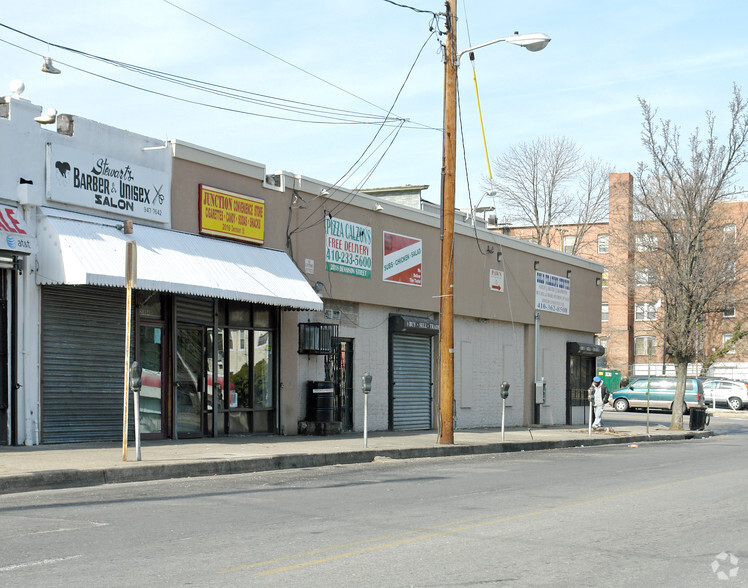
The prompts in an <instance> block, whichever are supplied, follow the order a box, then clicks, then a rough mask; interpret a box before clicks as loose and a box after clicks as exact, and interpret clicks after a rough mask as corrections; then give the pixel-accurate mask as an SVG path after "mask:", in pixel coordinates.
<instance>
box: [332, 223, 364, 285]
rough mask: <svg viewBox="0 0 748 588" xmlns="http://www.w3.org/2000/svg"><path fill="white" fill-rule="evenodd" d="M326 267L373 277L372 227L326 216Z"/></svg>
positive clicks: (345, 272) (336, 270)
mask: <svg viewBox="0 0 748 588" xmlns="http://www.w3.org/2000/svg"><path fill="white" fill-rule="evenodd" d="M325 269H326V270H327V271H330V272H338V273H341V274H350V275H352V276H358V277H360V278H371V227H367V226H364V225H359V224H358V223H353V222H350V221H346V220H342V219H339V218H330V217H326V218H325Z"/></svg>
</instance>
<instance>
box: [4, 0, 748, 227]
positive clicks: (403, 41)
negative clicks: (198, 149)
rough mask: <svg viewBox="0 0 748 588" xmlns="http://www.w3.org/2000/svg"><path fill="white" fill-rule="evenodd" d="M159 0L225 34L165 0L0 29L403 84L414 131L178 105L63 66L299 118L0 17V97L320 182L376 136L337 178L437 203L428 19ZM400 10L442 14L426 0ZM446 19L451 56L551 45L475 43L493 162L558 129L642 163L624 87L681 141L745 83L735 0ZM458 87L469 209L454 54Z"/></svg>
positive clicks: (182, 68) (365, 7)
mask: <svg viewBox="0 0 748 588" xmlns="http://www.w3.org/2000/svg"><path fill="white" fill-rule="evenodd" d="M170 1H171V2H173V4H176V5H178V6H179V7H181V8H183V9H185V10H187V11H189V12H191V13H193V14H194V15H197V16H198V17H200V18H201V19H204V20H206V21H209V22H210V23H212V24H213V25H216V27H220V28H222V29H224V30H225V31H227V32H225V31H221V30H218V29H217V28H216V27H213V26H211V25H209V24H206V22H204V21H202V20H200V19H198V18H195V17H194V16H191V15H188V14H186V13H185V12H184V11H182V10H179V9H178V8H176V7H175V6H173V5H172V4H170V3H168V2H165V1H164V0H130V1H128V2H123V1H119V0H117V1H114V0H112V1H107V2H101V1H98V2H94V1H91V0H76V2H65V3H62V2H59V1H55V2H52V1H51V0H25V1H24V2H8V3H5V5H4V6H3V10H2V13H0V23H3V24H4V25H7V26H10V27H13V28H15V29H19V30H21V31H23V32H25V33H28V34H30V35H33V36H35V37H38V38H40V39H43V40H44V41H47V42H50V43H54V44H58V45H64V46H67V47H70V48H73V49H76V50H80V51H84V52H87V53H90V54H94V55H97V56H102V57H107V58H111V59H115V60H119V61H124V62H127V63H131V64H136V65H139V66H143V67H147V68H150V69H153V70H159V71H163V72H168V73H170V74H176V75H179V76H184V77H188V78H193V79H197V80H200V81H204V82H211V83H215V84H221V85H224V86H229V87H232V88H239V89H242V90H248V91H251V92H256V93H260V94H264V95H268V96H273V97H278V98H283V99H287V100H295V101H299V102H304V103H312V104H315V105H324V106H329V107H334V108H339V109H345V110H354V111H357V112H365V113H370V114H375V115H381V114H383V113H384V112H386V111H387V110H388V109H389V107H390V106H391V105H392V103H393V101H394V100H395V98H396V97H397V94H398V91H399V90H400V88H401V87H402V86H403V84H405V85H404V87H403V88H402V92H401V94H400V97H399V98H398V101H397V103H396V105H395V107H394V109H393V112H394V113H395V114H397V115H399V116H401V117H403V118H407V119H409V120H410V121H412V122H413V123H417V124H418V125H422V127H421V128H407V127H406V128H402V129H401V130H400V131H399V133H397V135H396V137H394V136H393V135H391V134H390V133H391V132H392V131H393V128H391V127H390V128H385V129H383V130H382V131H381V132H380V133H379V135H377V136H376V139H375V135H376V133H377V130H378V127H377V126H374V125H330V124H309V123H300V122H294V121H286V120H278V119H272V118H264V117H258V116H252V115H246V114H239V113H235V112H227V111H221V110H215V109H210V108H205V107H201V106H197V105H193V104H186V103H182V102H178V101H175V100H172V99H168V98H165V97H161V96H157V95H154V94H152V93H147V92H144V91H141V90H136V89H133V88H129V87H126V86H123V85H120V84H116V83H114V82H111V81H107V80H104V79H101V78H99V77H95V76H92V75H89V74H86V73H83V72H80V71H77V70H76V69H74V68H75V67H77V68H81V69H86V70H89V71H91V72H96V73H98V74H100V75H102V76H106V77H111V78H116V79H118V80H120V81H123V82H126V83H128V84H132V85H136V86H141V87H143V88H148V89H150V90H154V91H158V92H166V93H170V94H174V95H177V96H180V97H182V98H187V99H190V100H200V101H208V102H211V103H213V104H216V105H221V106H226V107H233V108H236V107H237V106H238V107H239V108H243V109H250V110H252V111H253V112H256V113H260V114H269V115H271V116H276V117H278V116H280V117H289V116H296V117H297V116H298V115H292V114H289V113H288V112H284V111H279V110H276V109H272V110H268V109H260V108H259V107H257V106H253V105H246V104H244V105H236V104H231V103H229V102H227V101H226V100H225V99H223V98H220V97H217V96H214V95H213V96H209V95H205V94H198V93H195V92H194V91H191V90H188V89H186V88H183V87H178V86H174V85H169V84H165V83H163V82H161V81H158V80H156V79H154V78H151V77H144V76H142V75H138V74H135V73H132V72H127V71H125V70H123V69H122V68H114V67H111V66H109V65H106V64H104V63H100V62H97V61H94V60H91V59H87V58H84V57H82V56H80V55H76V54H71V53H69V52H67V51H64V50H61V49H59V48H55V47H48V46H47V45H46V44H44V43H40V42H37V41H34V40H31V39H29V38H26V37H24V36H21V35H18V34H16V33H13V32H11V31H9V30H7V29H4V28H0V40H2V41H5V42H0V74H2V75H0V86H1V87H2V88H6V90H2V89H0V94H6V93H7V84H8V82H9V81H10V80H12V79H16V78H17V79H21V80H23V81H24V83H25V84H26V92H25V93H24V97H25V98H27V99H29V100H31V101H32V102H34V103H36V104H40V105H43V106H44V107H45V108H46V107H54V108H56V109H57V110H58V111H59V112H67V113H72V114H77V115H79V116H82V117H85V118H90V119H93V120H97V121H100V122H103V123H106V124H110V125H112V126H116V127H122V128H126V129H128V130H131V131H134V132H137V133H141V134H145V135H149V136H152V137H158V138H162V137H168V138H169V139H180V140H183V141H187V142H190V143H196V144H199V145H204V146H206V147H209V148H212V149H216V150H219V151H223V152H226V153H230V154H232V155H236V156H240V157H243V158H246V159H250V160H252V161H257V162H260V163H264V164H266V165H267V167H268V170H269V171H274V170H278V169H283V170H287V171H289V172H292V173H300V174H302V175H305V176H308V177H312V178H315V179H318V180H321V181H323V182H326V183H333V182H335V181H337V180H338V179H339V178H340V177H342V176H344V174H345V173H346V172H347V171H348V169H349V168H350V167H351V166H353V165H354V164H355V163H356V161H357V160H358V159H359V156H360V155H361V154H362V153H364V152H365V150H366V148H367V146H368V145H369V144H370V142H372V140H374V145H380V144H381V145H382V146H381V147H380V149H379V150H378V151H376V152H375V153H374V155H372V156H371V157H369V158H368V159H366V160H365V161H364V162H363V164H362V165H360V167H358V166H357V167H356V169H357V171H356V173H354V174H353V176H352V177H351V178H350V179H349V180H348V181H346V183H345V184H344V185H345V186H346V187H347V188H355V187H357V186H365V187H381V186H393V185H403V184H428V185H430V188H429V189H428V190H427V191H426V192H425V193H424V197H425V198H427V199H428V200H431V201H434V202H438V201H439V181H440V168H441V145H442V137H441V133H440V132H439V131H438V130H434V129H439V128H440V127H441V126H442V117H443V114H442V113H443V109H442V92H443V65H442V61H441V52H440V48H439V42H438V40H437V37H436V36H432V37H431V38H430V39H429V35H430V33H429V25H430V23H431V16H430V15H428V14H421V13H417V12H415V11H412V10H408V9H405V8H400V7H398V6H394V5H392V4H390V3H388V2H385V1H384V0H318V1H317V2H313V3H312V2H306V1H301V0H288V1H276V2H267V1H260V0H245V1H227V0H211V1H210V2H208V1H207V0H170ZM399 3H400V4H407V5H409V6H412V7H415V8H418V9H421V10H427V11H433V12H443V10H444V4H443V2H440V1H438V0H433V1H432V0H399ZM45 15H46V16H45ZM458 17H459V31H458V48H459V49H460V50H462V49H465V48H467V47H469V46H471V45H478V44H480V43H483V42H486V41H490V40H492V39H496V38H499V37H505V36H508V35H511V34H512V33H513V32H514V31H519V32H522V33H529V32H543V33H546V34H548V35H549V36H550V37H551V38H552V41H551V43H550V45H549V46H548V47H547V48H546V49H545V50H544V51H541V52H538V53H531V52H529V51H526V50H524V49H521V48H518V47H515V46H512V45H509V44H507V43H499V44H496V45H492V46H489V47H485V48H483V49H480V50H479V51H477V52H476V53H475V55H476V61H475V68H476V76H477V80H478V87H479V91H480V100H481V107H482V113H483V121H484V125H485V130H486V138H487V142H488V151H489V155H490V157H491V158H494V157H497V156H499V155H500V154H501V153H502V152H503V150H504V149H506V148H507V147H509V146H511V145H516V144H517V143H519V142H522V141H532V140H534V139H537V138H540V137H560V136H564V137H567V138H569V139H571V140H573V141H574V142H575V143H576V144H577V145H578V146H579V147H580V148H581V150H582V152H583V154H585V155H586V156H593V157H598V158H600V159H602V160H604V161H606V162H608V163H610V164H611V165H612V166H613V168H614V169H615V170H616V171H619V172H626V171H631V172H633V171H634V169H635V167H636V164H637V162H639V161H641V160H643V159H645V158H646V154H645V153H644V152H643V150H642V147H641V140H640V129H641V120H642V119H641V111H640V107H639V104H638V101H637V98H638V97H642V98H645V99H646V100H647V101H649V102H650V103H651V104H652V105H654V106H655V107H657V109H658V112H659V115H660V116H661V117H664V118H668V119H671V120H672V121H673V122H674V123H676V124H678V125H680V126H681V128H682V132H683V135H684V136H688V135H689V134H690V133H691V132H692V131H693V130H694V129H695V128H696V127H697V126H701V127H702V128H703V126H704V120H705V112H706V111H707V110H712V111H713V112H714V113H715V115H716V116H717V131H718V134H719V136H720V137H724V136H725V133H726V124H727V123H728V114H729V112H728V103H729V100H730V97H731V93H732V85H733V82H735V83H737V84H738V86H741V87H742V88H743V89H744V92H745V93H748V65H746V64H748V43H747V42H746V41H745V24H746V22H748V4H747V3H745V2H744V1H742V0H715V2H711V3H706V2H703V1H702V2H696V1H692V0H679V1H658V0H647V1H640V0H628V1H617V0H611V1H608V2H599V1H594V2H593V1H588V0H584V1H583V0H576V1H575V0H567V1H566V2H558V1H557V0H537V1H535V2H508V1H503V0H459V1H458ZM229 33H230V34H229ZM237 37H238V38H237ZM427 40H428V41H427ZM8 42H10V43H13V44H15V45H20V46H21V47H23V48H24V49H26V50H30V51H32V52H33V53H36V54H43V55H50V56H51V57H52V58H53V59H54V60H55V63H57V65H58V67H59V68H60V69H61V70H63V73H62V74H61V75H58V76H52V75H48V74H44V73H42V72H41V71H40V65H41V58H40V57H39V56H38V55H35V54H31V53H28V52H27V51H24V50H22V49H19V48H17V47H14V46H11V45H9V44H8ZM424 43H425V46H424ZM422 47H423V50H422V53H421V55H420V57H419V58H418V60H417V61H416V56H417V55H418V52H419V50H421V48H422ZM268 53H270V54H273V55H275V56H277V57H279V58H281V59H282V60H281V59H276V58H274V57H272V56H271V55H268ZM414 62H415V66H414V67H413V71H412V73H411V74H410V76H409V77H408V72H409V70H410V68H411V66H412V65H413V63H414ZM289 64H292V65H289ZM301 70H305V71H301ZM305 72H308V73H305ZM310 74H313V75H310ZM315 76H316V77H315ZM406 77H408V79H407V82H406V81H405V80H406ZM320 78H321V79H322V80H325V81H324V82H323V81H321V80H320ZM459 84H460V102H461V111H462V112H461V114H462V120H461V126H462V128H463V130H464V134H465V136H464V141H465V152H464V155H463V149H462V141H460V143H459V145H458V155H457V158H458V165H457V168H458V169H457V204H458V206H460V207H463V208H467V207H468V206H469V204H468V179H469V187H470V193H471V196H472V199H473V202H476V201H477V200H478V199H480V197H481V194H482V188H481V186H482V184H483V182H484V179H485V177H486V175H487V164H486V159H485V153H484V150H483V143H482V139H481V132H480V123H479V119H478V114H477V109H476V98H475V90H474V86H473V71H472V68H471V65H470V61H469V60H468V59H467V56H465V57H464V58H463V60H462V65H461V67H460V82H459ZM335 86H337V87H338V88H336V87H335ZM339 88H342V89H344V90H345V92H344V91H342V90H341V89H339ZM353 95H355V96H353ZM359 97H360V98H363V99H365V100H361V99H360V98H359ZM373 105H376V106H373ZM458 124H460V123H458ZM409 126H411V127H413V126H416V125H413V124H411V125H409ZM424 127H431V128H430V129H429V128H424ZM393 138H394V141H392V144H391V146H390V147H389V149H387V150H386V153H385V149H384V147H385V146H386V145H388V144H389V141H390V140H391V139H393ZM382 155H383V158H382V160H381V162H380V163H379V164H378V165H376V166H375V162H376V160H378V159H379V158H380V157H381V156H382ZM465 159H467V174H466V171H465ZM372 170H373V171H372ZM369 174H371V175H369ZM742 177H746V174H745V173H744V174H742ZM744 183H748V182H744ZM497 212H498V213H499V214H501V213H500V209H499V210H498V211H497Z"/></svg>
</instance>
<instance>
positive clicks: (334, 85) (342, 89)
mask: <svg viewBox="0 0 748 588" xmlns="http://www.w3.org/2000/svg"><path fill="white" fill-rule="evenodd" d="M163 2H165V3H166V4H168V5H169V6H172V7H174V8H176V9H177V10H180V11H182V12H184V13H185V14H188V15H189V16H191V17H193V18H196V19H197V20H199V21H200V22H203V23H205V24H206V25H208V26H210V27H213V28H214V29H216V30H218V31H221V32H222V33H224V34H226V35H229V36H230V37H232V38H234V39H236V40H237V41H240V42H242V43H244V44H246V45H249V46H250V47H252V48H254V49H257V50H258V51H261V52H263V53H265V54H266V55H269V56H270V57H272V58H273V59H277V60H278V61H280V62H282V63H284V64H286V65H288V66H289V67H292V68H294V69H296V70H298V71H300V72H302V73H304V74H306V75H308V76H311V77H313V78H314V79H316V80H318V81H320V82H322V83H324V84H327V85H328V86H331V87H333V88H335V89H336V90H340V91H341V92H344V93H346V94H348V95H349V96H352V97H353V98H356V99H357V100H361V101H363V102H365V103H366V104H368V105H369V106H373V107H374V108H377V109H379V110H381V111H383V112H387V109H385V108H382V107H381V106H379V105H377V104H374V103H373V102H370V101H369V100H367V99H366V98H362V97H361V96H358V95H357V94H354V93H353V92H350V91H349V90H346V89H345V88H342V87H340V86H338V85H337V84H334V83H332V82H330V81H328V80H326V79H324V78H322V77H320V76H318V75H316V74H314V73H312V72H310V71H308V70H306V69H304V68H302V67H299V66H298V65H296V64H294V63H291V62H290V61H288V60H286V59H283V58H282V57H279V56H278V55H275V54H274V53H271V52H270V51H268V50H266V49H263V48H262V47H260V46H259V45H256V44H254V43H251V42H250V41H247V40H246V39H244V38H243V37H240V36H239V35H236V34H234V33H232V32H231V31H229V30H227V29H225V28H223V27H220V26H218V25H217V24H215V23H213V22H211V21H209V20H207V19H205V18H203V17H201V16H198V15H197V14H195V13H193V12H190V11H189V10H187V9H185V8H182V7H181V6H179V5H178V4H175V3H174V2H171V1H170V0H163ZM423 12H426V11H423ZM428 14H434V13H432V12H428ZM391 112H392V111H391V110H390V111H389V112H387V115H388V117H389V115H390V114H391ZM396 118H398V119H401V118H402V117H398V116H396ZM413 124H416V125H418V126H423V127H424V128H432V127H429V126H428V125H421V124H420V123H413Z"/></svg>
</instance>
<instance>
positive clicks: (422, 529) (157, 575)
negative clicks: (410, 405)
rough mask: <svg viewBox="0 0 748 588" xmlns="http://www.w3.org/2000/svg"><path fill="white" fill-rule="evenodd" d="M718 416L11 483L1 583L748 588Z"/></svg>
mask: <svg viewBox="0 0 748 588" xmlns="http://www.w3.org/2000/svg"><path fill="white" fill-rule="evenodd" d="M606 416H607V417H609V418H610V421H611V422H613V420H614V418H621V419H625V418H637V416H638V417H641V416H642V415H641V414H637V413H626V414H625V415H622V414H620V413H618V414H616V413H614V414H611V415H607V414H606ZM668 416H669V415H661V417H662V418H664V419H667V418H668ZM722 418H723V417H719V419H715V420H714V421H713V428H715V429H716V430H718V431H722V430H724V434H721V435H719V436H717V437H713V438H709V439H701V440H689V441H683V442H659V443H640V444H638V446H627V445H620V446H615V445H614V446H600V447H585V448H577V449H565V450H552V451H538V452H533V453H532V454H525V453H516V454H501V455H495V456H477V457H469V458H465V457H461V458H441V459H424V460H402V461H400V460H397V461H395V460H381V461H375V462H374V463H373V464H366V465H355V466H335V467H328V468H317V469H308V470H286V471H278V472H268V473H258V474H246V475H237V476H217V477H211V478H199V479H191V480H175V481H166V482H147V483H139V484H122V485H116V486H104V487H96V488H90V489H75V490H57V491H45V492H38V493H24V494H17V495H8V496H4V497H2V498H1V499H0V526H1V527H0V528H2V529H3V532H2V537H3V539H2V549H0V585H3V586H71V585H94V586H100V585H106V586H145V585H148V586H150V585H159V586H237V585H247V586H249V585H251V586H278V585H303V586H359V585H360V586H388V587H390V586H393V587H396V586H479V585H501V586H600V585H605V586H637V587H638V586H656V585H660V586H708V585H720V586H728V587H729V586H731V585H734V586H738V585H741V586H745V585H747V584H748V534H746V532H745V529H746V528H748V509H747V508H746V506H745V503H746V501H745V488H746V487H747V485H748V467H746V465H745V457H744V456H745V453H746V448H747V446H748V419H746V418H742V419H741V418H739V417H737V416H731V415H726V416H725V417H724V422H722ZM609 424H610V423H609ZM715 570H716V571H715ZM719 573H723V574H725V577H726V578H727V579H726V580H720V579H719V577H718V574H719ZM730 573H732V574H733V575H732V576H731V575H730Z"/></svg>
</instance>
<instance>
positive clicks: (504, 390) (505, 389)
mask: <svg viewBox="0 0 748 588" xmlns="http://www.w3.org/2000/svg"><path fill="white" fill-rule="evenodd" d="M499 393H500V394H501V440H502V441H503V440H504V413H505V412H506V399H507V398H508V397H509V382H507V381H506V380H505V381H503V382H501V387H500V388H499Z"/></svg>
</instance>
